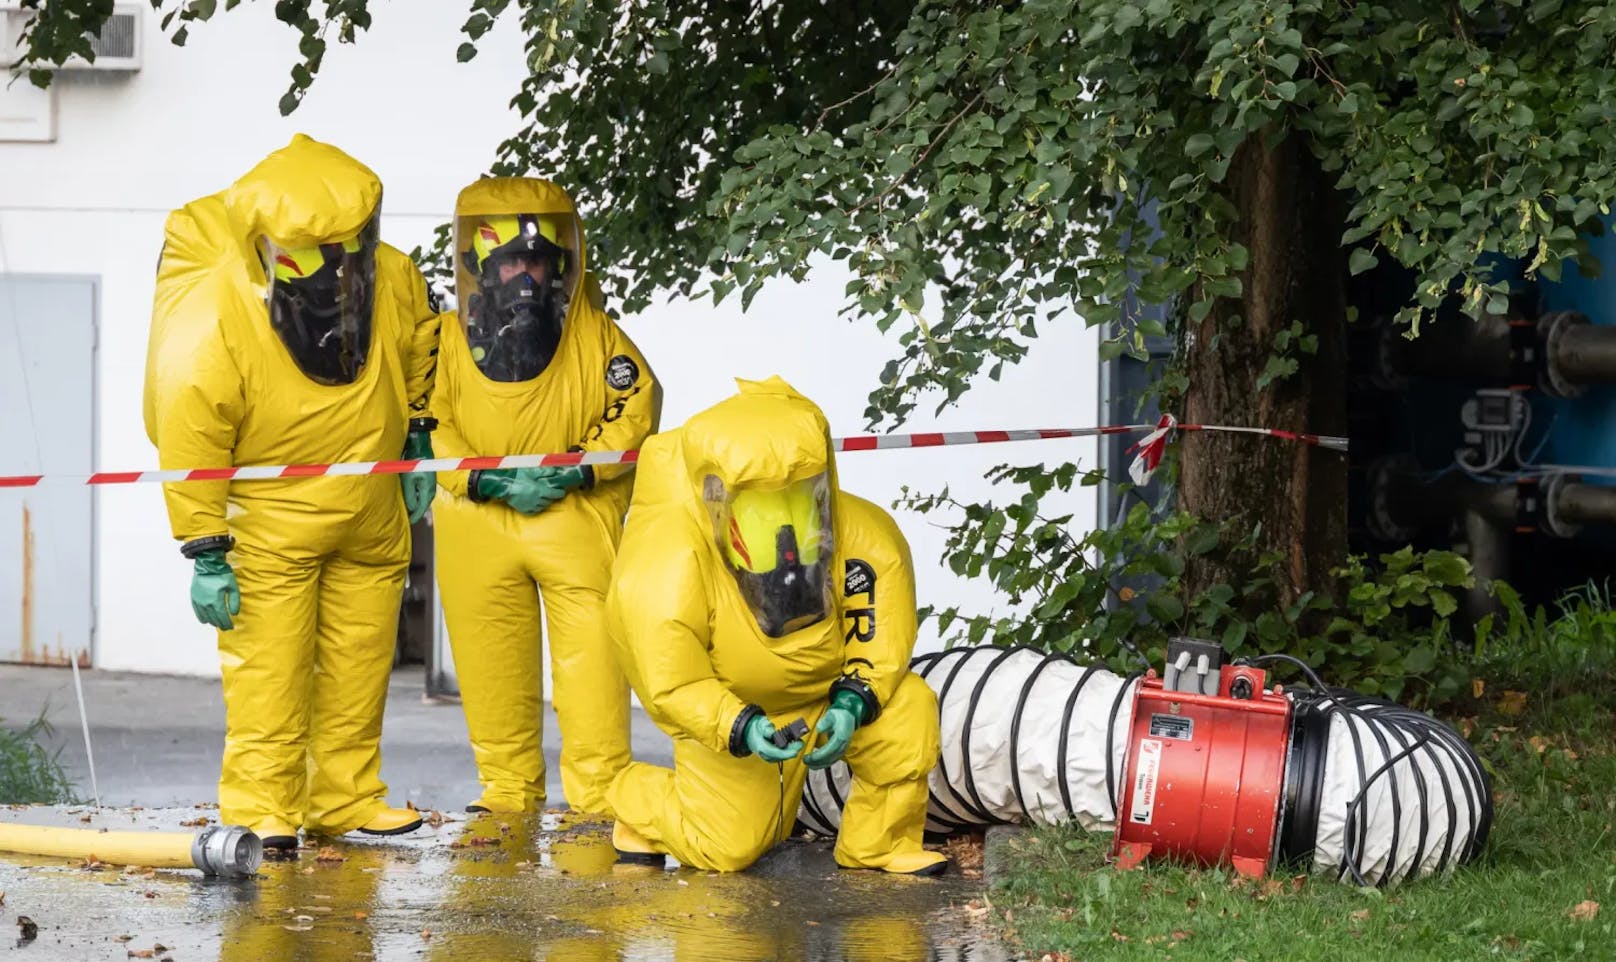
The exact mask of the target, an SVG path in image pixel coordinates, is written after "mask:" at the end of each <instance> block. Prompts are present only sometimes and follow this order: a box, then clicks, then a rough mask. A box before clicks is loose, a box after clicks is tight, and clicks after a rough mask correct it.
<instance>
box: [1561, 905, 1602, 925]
mask: <svg viewBox="0 0 1616 962" xmlns="http://www.w3.org/2000/svg"><path fill="white" fill-rule="evenodd" d="M1566 914H1568V915H1570V916H1571V921H1573V922H1592V921H1593V920H1594V919H1595V918H1597V917H1598V915H1599V903H1598V902H1594V901H1587V902H1578V903H1577V904H1576V905H1575V906H1573V907H1572V909H1571V911H1570V912H1568V913H1566Z"/></svg>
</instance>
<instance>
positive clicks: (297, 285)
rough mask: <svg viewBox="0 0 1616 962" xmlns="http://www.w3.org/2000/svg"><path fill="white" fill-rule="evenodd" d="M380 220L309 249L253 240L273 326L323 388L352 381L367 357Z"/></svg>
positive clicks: (307, 373)
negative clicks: (261, 262)
mask: <svg viewBox="0 0 1616 962" xmlns="http://www.w3.org/2000/svg"><path fill="white" fill-rule="evenodd" d="M378 221H379V218H378V217H376V216H374V215H373V216H372V217H371V219H370V221H369V222H368V223H367V224H365V226H364V227H362V228H360V230H359V232H358V233H357V234H354V235H353V236H351V237H346V238H340V239H337V240H334V241H331V242H330V243H324V244H319V245H316V246H314V247H287V246H285V245H282V244H279V243H277V242H276V241H275V240H274V239H273V238H270V237H262V238H260V239H259V241H258V252H259V254H260V256H261V257H262V258H263V264H264V276H265V278H266V279H267V280H268V294H267V297H266V300H267V303H268V306H269V323H270V326H271V327H273V328H274V329H275V333H276V334H278V335H280V339H281V342H282V343H283V344H285V345H286V349H287V351H288V352H289V353H290V354H291V355H292V360H294V361H296V362H297V366H298V367H299V368H300V369H301V370H302V371H303V373H304V374H305V375H307V376H308V377H309V378H310V379H311V380H313V381H316V382H318V383H320V384H352V383H353V382H354V381H356V380H358V379H359V375H360V373H361V372H363V371H364V369H365V362H366V361H367V360H368V359H369V357H370V340H371V315H372V313H373V312H374V310H375V306H376V246H377V244H378V243H379V241H380V226H379V223H378Z"/></svg>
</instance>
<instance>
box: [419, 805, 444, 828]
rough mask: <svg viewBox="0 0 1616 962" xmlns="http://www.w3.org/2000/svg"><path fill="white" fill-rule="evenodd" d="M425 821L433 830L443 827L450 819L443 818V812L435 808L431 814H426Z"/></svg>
mask: <svg viewBox="0 0 1616 962" xmlns="http://www.w3.org/2000/svg"><path fill="white" fill-rule="evenodd" d="M423 821H425V822H426V823H427V824H428V825H430V826H432V827H433V828H437V827H438V826H439V825H442V824H443V823H444V822H447V821H448V819H446V818H444V817H443V813H442V812H440V811H438V810H437V809H435V808H434V809H433V810H432V811H430V812H428V813H427V814H426V818H424V819H423Z"/></svg>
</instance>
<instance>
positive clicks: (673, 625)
mask: <svg viewBox="0 0 1616 962" xmlns="http://www.w3.org/2000/svg"><path fill="white" fill-rule="evenodd" d="M740 388H741V390H740V394H739V395H737V396H735V397H732V398H730V399H728V400H726V401H723V402H721V403H719V404H717V405H715V406H714V407H712V408H709V409H708V410H706V411H704V412H702V413H700V414H697V415H695V416H694V417H692V418H691V419H690V420H689V421H688V422H687V423H686V424H685V425H684V427H682V428H679V429H677V430H674V431H670V432H668V433H665V434H662V435H659V436H657V437H653V438H650V439H649V440H647V441H646V443H645V446H644V448H643V449H642V450H641V453H640V460H639V468H638V475H639V477H638V480H637V481H636V487H635V491H634V500H633V504H632V506H631V511H630V519H631V520H630V523H629V525H628V529H627V531H626V532H625V533H624V536H623V544H622V548H621V551H620V553H619V556H618V562H617V567H616V568H615V569H614V571H613V575H612V587H611V592H610V593H609V595H608V598H607V627H608V630H609V631H610V633H611V636H612V640H613V642H614V643H615V644H616V647H617V651H618V653H619V655H620V657H621V660H622V662H623V666H624V669H625V670H626V671H627V672H628V676H629V681H630V683H631V684H632V685H633V686H634V690H635V692H636V693H638V695H639V696H640V701H641V702H642V703H643V704H644V705H645V708H646V711H647V712H649V714H650V715H651V718H652V719H653V720H654V721H655V722H656V723H657V724H658V725H659V726H660V727H661V728H662V729H663V730H664V731H666V732H667V733H668V734H669V735H670V736H672V738H673V743H674V744H673V760H674V767H673V769H672V770H669V769H666V768H660V767H658V766H655V765H649V764H645V763H641V762H636V763H634V764H632V765H629V766H628V767H627V768H625V769H624V770H623V771H622V773H621V774H619V775H618V776H617V778H616V780H615V781H613V783H612V787H611V790H610V792H609V793H608V794H607V798H608V800H609V801H610V803H611V806H612V810H613V812H614V813H615V814H616V817H617V822H616V824H615V826H614V828H613V833H612V844H613V845H614V847H616V849H617V851H618V853H619V857H620V858H622V859H623V860H625V861H650V860H658V861H660V859H661V857H662V854H663V853H666V854H670V855H672V856H674V857H675V858H677V859H678V860H679V861H680V862H682V863H684V864H685V865H689V866H693V867H696V868H702V869H710V870H718V871H739V870H742V869H745V868H746V867H748V866H750V865H751V864H752V863H753V862H755V861H756V860H757V859H758V858H759V857H760V856H761V855H762V854H763V853H764V852H766V851H768V849H769V848H770V847H771V846H773V845H774V844H776V843H777V842H780V841H782V840H783V839H785V838H786V837H787V836H788V835H789V834H790V832H791V827H792V825H793V822H794V816H795V813H796V811H797V805H798V802H799V800H800V798H801V795H802V788H803V782H804V780H805V778H806V776H807V770H808V769H809V768H816V769H817V768H826V767H829V766H830V765H832V764H834V763H835V762H836V761H837V760H839V759H841V758H843V757H844V756H845V758H846V760H847V763H848V767H849V768H850V769H851V770H852V774H853V786H852V791H851V793H850V795H849V797H848V800H847V805H846V808H845V810H844V812H843V815H842V828H841V833H840V835H839V837H838V838H837V841H836V852H835V856H836V862H837V864H838V865H840V866H842V867H843V868H850V869H880V870H884V871H888V872H896V873H904V874H916V875H933V874H938V873H940V872H942V871H943V870H944V869H945V868H946V867H947V864H948V863H947V861H946V859H944V858H943V856H942V855H939V854H937V853H935V852H930V851H927V850H926V849H925V848H924V847H923V846H922V844H921V833H922V831H923V828H924V825H925V818H926V794H927V793H926V778H927V775H928V774H929V773H930V772H931V769H932V766H933V765H934V764H936V761H937V750H938V728H937V701H936V698H935V696H934V695H933V694H932V692H931V689H929V688H928V687H926V684H925V683H924V682H923V681H922V680H921V679H920V677H919V676H918V675H915V674H913V673H911V672H910V671H909V670H908V664H909V656H910V653H911V652H912V650H913V648H914V644H915V628H916V620H915V590H914V575H913V571H912V570H911V569H912V565H911V562H910V558H909V548H908V545H907V544H906V543H905V541H904V539H903V535H902V534H900V533H899V531H898V528H897V525H896V524H894V523H893V520H892V518H891V517H890V516H889V515H888V514H887V513H886V512H885V511H882V510H881V509H880V508H878V507H876V506H875V505H873V504H871V503H869V502H868V501H864V500H862V499H860V498H856V497H854V496H853V495H850V494H847V493H845V492H842V491H841V490H839V488H838V487H837V482H836V468H835V462H834V460H833V458H832V455H831V444H830V433H829V429H828V426H827V424H826V421H825V416H824V414H823V413H821V412H820V410H819V408H818V407H816V406H815V405H814V403H813V402H812V401H809V400H808V399H807V398H805V397H803V396H802V395H801V394H798V393H797V392H796V391H795V390H793V389H792V388H791V386H790V385H788V384H786V383H785V382H784V381H782V380H780V379H779V378H771V379H770V380H768V381H764V382H761V383H754V382H747V381H742V382H740ZM799 718H800V719H802V720H803V721H804V722H806V723H807V725H808V729H809V730H808V732H807V733H806V734H805V737H804V738H800V739H799V738H792V737H790V736H786V737H782V738H780V739H778V741H780V742H784V743H785V744H783V745H777V744H776V741H777V739H776V738H775V735H776V732H777V731H779V730H781V729H785V728H788V727H789V726H790V725H791V723H792V722H793V721H795V720H797V719H799ZM821 739H823V743H822V744H818V745H817V747H815V744H814V743H816V742H819V741H820V740H821Z"/></svg>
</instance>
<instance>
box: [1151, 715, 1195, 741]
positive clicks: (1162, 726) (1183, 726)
mask: <svg viewBox="0 0 1616 962" xmlns="http://www.w3.org/2000/svg"><path fill="white" fill-rule="evenodd" d="M1150 734H1151V735H1152V736H1154V737H1156V738H1176V739H1177V740H1179V741H1181V742H1187V741H1190V740H1192V739H1194V738H1195V719H1193V718H1185V717H1184V716H1183V715H1151V716H1150Z"/></svg>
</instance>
